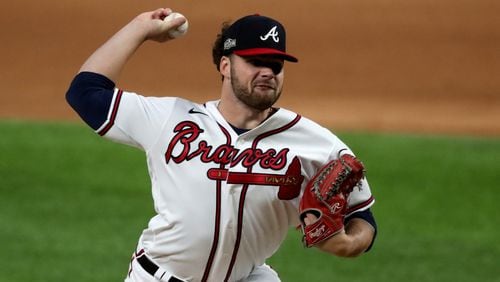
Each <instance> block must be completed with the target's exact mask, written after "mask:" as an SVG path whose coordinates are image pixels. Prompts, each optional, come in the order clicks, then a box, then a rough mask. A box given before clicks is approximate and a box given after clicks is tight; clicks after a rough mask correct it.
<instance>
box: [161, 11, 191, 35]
mask: <svg viewBox="0 0 500 282" xmlns="http://www.w3.org/2000/svg"><path fill="white" fill-rule="evenodd" d="M176 18H185V19H186V17H184V15H182V14H181V13H177V12H173V13H170V14H169V15H168V16H166V17H165V18H164V19H163V21H165V22H169V21H172V20H173V19H176ZM188 27H189V23H188V20H187V19H186V22H184V23H183V24H182V25H181V26H179V27H178V28H175V29H171V30H169V31H168V35H170V37H171V38H177V37H181V36H183V35H184V34H186V32H187V31H188Z"/></svg>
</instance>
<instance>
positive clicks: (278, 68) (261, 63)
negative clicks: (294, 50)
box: [248, 59, 283, 74]
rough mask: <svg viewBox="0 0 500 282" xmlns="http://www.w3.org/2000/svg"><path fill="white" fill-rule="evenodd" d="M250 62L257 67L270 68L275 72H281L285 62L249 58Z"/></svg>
mask: <svg viewBox="0 0 500 282" xmlns="http://www.w3.org/2000/svg"><path fill="white" fill-rule="evenodd" d="M248 63H250V64H252V65H253V66H256V67H265V68H270V69H271V70H272V71H273V73H274V74H278V73H280V72H281V70H282V69H283V63H281V62H268V61H262V60H256V59H251V60H248Z"/></svg>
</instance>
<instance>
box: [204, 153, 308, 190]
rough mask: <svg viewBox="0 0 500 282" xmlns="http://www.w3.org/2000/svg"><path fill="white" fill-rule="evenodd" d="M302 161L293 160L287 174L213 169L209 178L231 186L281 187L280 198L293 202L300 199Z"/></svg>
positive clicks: (302, 178) (209, 172)
mask: <svg viewBox="0 0 500 282" xmlns="http://www.w3.org/2000/svg"><path fill="white" fill-rule="evenodd" d="M300 169H301V165H300V161H299V159H298V158H297V157H295V158H294V159H293V160H292V163H291V164H290V166H288V169H287V171H286V173H285V174H271V173H252V172H229V171H228V170H227V169H222V168H211V169H209V170H208V172H207V175H208V178H210V179H212V180H222V181H224V180H225V181H227V183H229V184H249V185H267V186H279V191H278V198H279V199H281V200H291V199H293V198H295V197H298V196H299V194H300V188H301V185H302V181H303V180H304V176H302V175H301V174H300V172H301V171H300Z"/></svg>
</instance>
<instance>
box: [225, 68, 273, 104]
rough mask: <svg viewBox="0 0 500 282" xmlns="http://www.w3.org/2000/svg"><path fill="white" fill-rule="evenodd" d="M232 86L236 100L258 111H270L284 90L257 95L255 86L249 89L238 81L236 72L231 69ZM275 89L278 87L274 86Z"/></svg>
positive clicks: (271, 90)
mask: <svg viewBox="0 0 500 282" xmlns="http://www.w3.org/2000/svg"><path fill="white" fill-rule="evenodd" d="M231 86H232V87H233V92H234V94H235V95H236V98H238V100H240V101H241V102H243V103H244V104H245V105H247V106H249V107H251V108H254V109H257V110H261V111H263V110H266V109H269V108H270V107H271V106H272V105H274V103H276V101H277V100H278V99H279V97H280V96H281V91H282V89H281V88H280V89H278V88H275V89H270V90H268V91H266V92H268V93H266V94H263V93H256V92H255V91H254V89H255V88H254V86H253V85H252V88H251V89H248V88H247V87H246V85H244V84H243V83H241V81H240V80H239V79H238V76H237V75H236V74H235V72H234V70H233V69H232V68H231ZM273 87H277V86H276V85H273Z"/></svg>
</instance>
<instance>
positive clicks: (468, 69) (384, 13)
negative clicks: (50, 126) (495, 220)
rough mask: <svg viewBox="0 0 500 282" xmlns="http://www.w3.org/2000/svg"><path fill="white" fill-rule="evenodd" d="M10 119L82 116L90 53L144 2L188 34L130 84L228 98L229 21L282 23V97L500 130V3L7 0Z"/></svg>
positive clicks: (4, 105)
mask: <svg viewBox="0 0 500 282" xmlns="http://www.w3.org/2000/svg"><path fill="white" fill-rule="evenodd" d="M0 5H1V8H2V12H3V13H2V14H3V16H2V17H1V18H0V36H1V38H2V44H0V56H1V66H0V85H1V90H2V91H1V92H0V118H25V119H50V120H54V119H66V120H76V119H77V116H76V114H74V113H73V112H72V110H71V109H70V108H69V107H68V106H67V105H66V102H65V100H64V93H65V91H66V89H67V87H68V84H69V83H70V81H71V79H72V78H73V76H74V75H75V73H76V72H77V70H78V69H79V67H80V65H81V64H82V63H83V61H84V60H85V59H86V58H87V57H88V56H89V55H90V53H91V52H92V51H93V50H95V49H96V48H97V47H98V46H99V45H100V44H102V43H103V42H104V40H106V39H107V38H108V37H109V36H111V35H112V34H113V33H114V32H116V31H117V30H118V29H119V28H120V27H121V26H122V25H124V24H125V23H127V22H128V21H129V20H130V19H131V18H133V17H134V16H135V15H137V14H138V13H139V12H142V11H147V10H152V9H155V8H157V7H161V6H167V7H172V8H173V9H174V10H178V11H180V12H182V13H183V14H185V15H186V16H187V17H188V18H189V21H190V31H189V33H188V35H187V36H186V37H184V38H181V39H179V40H176V41H173V42H169V43H166V44H157V43H152V42H151V43H147V44H146V45H144V46H143V48H141V49H140V50H139V52H138V53H137V54H136V55H135V57H133V59H132V60H131V61H130V63H129V64H128V65H127V67H126V69H125V71H124V73H123V76H122V78H121V80H120V81H118V85H119V86H120V87H121V88H124V89H127V90H132V91H137V92H140V93H141V94H144V95H158V96H167V95H169V96H182V97H185V98H188V99H193V100H195V101H197V102H204V101H206V100H212V99H217V98H218V96H219V86H220V85H219V83H220V78H219V75H218V73H217V72H216V70H215V67H214V66H213V64H212V62H211V53H210V52H211V45H212V42H213V39H214V38H215V35H216V33H217V32H218V30H219V26H220V23H221V22H223V21H226V20H233V19H235V18H238V17H240V16H243V15H246V14H252V13H261V14H264V15H269V16H272V17H275V18H277V19H279V20H280V21H282V22H283V23H284V24H285V26H286V28H287V33H288V34H287V35H288V51H289V52H290V53H292V54H294V55H296V56H297V57H298V58H299V60H300V62H299V63H298V64H287V65H286V67H285V71H286V79H285V80H286V83H285V91H284V93H283V96H282V99H281V100H280V103H279V106H282V107H286V108H290V109H292V110H294V111H297V112H299V113H301V114H302V115H304V116H307V117H310V118H312V119H314V120H317V121H318V122H320V123H322V124H323V125H325V126H327V127H329V128H333V129H335V130H369V131H385V132H420V133H445V134H461V135H463V134H474V135H489V136H500V17H498V16H497V13H498V11H499V10H500V2H498V1H494V0H491V1H486V0H476V1H466V0H443V1H423V0H407V1H389V0H376V1H373V0H360V1H345V0H344V1H337V0H329V1H319V0H314V1H296V0H292V1H263V0H253V1H221V0H216V1H132V0H122V1H102V0H100V1H97V0H87V1H75V0H66V1H63V0H59V1H56V0H49V1H44V2H38V1H29V2H28V1H26V0H21V1H2V3H1V4H0Z"/></svg>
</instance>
